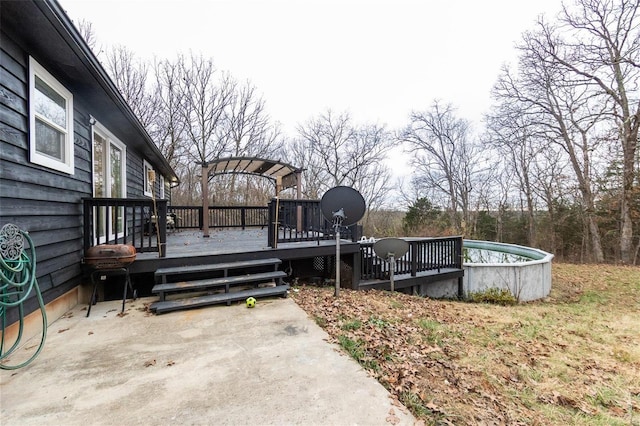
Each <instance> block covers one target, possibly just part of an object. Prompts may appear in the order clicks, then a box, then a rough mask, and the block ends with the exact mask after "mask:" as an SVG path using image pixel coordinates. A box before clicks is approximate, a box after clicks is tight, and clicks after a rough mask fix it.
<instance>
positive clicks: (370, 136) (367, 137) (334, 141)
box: [295, 110, 393, 209]
mask: <svg viewBox="0 0 640 426" xmlns="http://www.w3.org/2000/svg"><path fill="white" fill-rule="evenodd" d="M298 133H299V134H300V140H298V141H297V145H296V146H295V151H296V155H301V156H302V158H305V159H306V162H305V163H303V164H302V167H303V168H305V169H306V170H307V171H306V176H305V181H306V182H307V185H309V182H310V181H309V179H310V178H311V179H314V181H313V182H314V183H315V184H317V187H316V188H314V192H315V191H317V192H318V193H319V192H320V191H323V190H327V189H329V188H331V187H333V186H339V185H345V186H352V187H354V188H355V189H357V190H359V191H360V193H362V195H363V197H364V198H365V202H366V204H367V206H368V208H369V209H375V208H378V207H380V206H381V205H382V204H383V203H384V200H385V198H386V197H385V195H386V194H387V193H388V192H389V191H390V189H391V182H390V181H389V179H385V178H384V176H388V175H385V174H388V169H387V167H386V166H385V165H384V164H383V161H384V159H385V158H386V155H387V154H388V152H389V150H390V149H391V147H392V142H393V141H392V138H391V135H390V134H389V133H388V132H387V131H386V130H385V128H384V127H383V126H378V125H362V126H359V127H357V126H355V125H354V124H352V122H351V117H350V116H349V114H347V113H342V114H338V115H335V114H334V113H333V112H332V111H330V110H329V111H327V112H326V113H324V114H320V115H319V116H318V117H317V118H313V119H310V120H309V121H308V122H307V123H306V124H305V125H302V126H298ZM303 151H308V154H307V155H305V154H304V152H303Z"/></svg>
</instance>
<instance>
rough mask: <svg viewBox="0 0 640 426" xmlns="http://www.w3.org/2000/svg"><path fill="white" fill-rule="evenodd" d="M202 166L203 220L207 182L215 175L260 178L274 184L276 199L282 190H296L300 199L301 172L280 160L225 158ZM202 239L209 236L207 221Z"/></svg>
mask: <svg viewBox="0 0 640 426" xmlns="http://www.w3.org/2000/svg"><path fill="white" fill-rule="evenodd" d="M201 164H202V211H203V212H204V215H205V218H206V217H207V212H208V211H209V180H210V179H211V178H212V177H213V176H216V175H222V174H234V173H235V174H244V175H253V176H262V177H265V178H267V179H270V180H272V181H273V182H274V183H275V195H276V197H277V196H278V194H279V193H280V191H282V190H283V189H288V188H294V187H295V188H296V197H297V198H298V199H300V198H302V186H301V184H302V171H303V169H301V168H299V167H294V166H292V165H290V164H287V163H283V162H281V161H280V160H266V159H263V158H256V157H227V158H218V159H217V160H214V161H209V162H204V163H201ZM202 233H203V236H204V237H208V236H209V221H208V220H204V221H203V224H202Z"/></svg>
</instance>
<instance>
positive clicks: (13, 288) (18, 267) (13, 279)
mask: <svg viewBox="0 0 640 426" xmlns="http://www.w3.org/2000/svg"><path fill="white" fill-rule="evenodd" d="M25 240H26V241H27V243H28V245H29V247H28V249H29V254H28V255H27V253H26V250H25V247H24V242H25ZM31 291H35V294H36V298H37V299H38V303H39V305H40V311H41V312H42V337H41V339H40V345H38V349H37V350H36V352H35V353H34V354H33V355H32V356H31V357H30V358H29V359H27V360H26V361H24V362H22V363H20V364H17V365H7V364H5V361H8V359H7V358H8V357H9V356H10V355H11V354H12V353H14V352H15V350H16V349H18V347H19V346H20V342H21V340H22V334H23V331H24V305H23V304H24V301H25V300H27V298H28V297H29V295H30V294H31ZM16 306H17V307H18V313H19V316H20V319H19V330H18V335H17V337H16V340H15V342H14V343H13V345H12V346H11V348H9V349H8V350H5V339H6V332H5V328H6V327H8V326H9V324H7V309H9V308H13V307H16ZM0 323H1V325H2V339H0V368H1V369H3V370H16V369H18V368H22V367H24V366H26V365H28V364H30V363H31V362H32V361H33V360H34V359H36V357H37V356H38V355H39V354H40V351H42V348H43V347H44V342H45V339H46V336H47V312H46V309H45V306H44V301H43V300H42V294H41V293H40V287H39V286H38V282H37V281H36V250H35V247H34V245H33V241H31V237H29V234H28V233H26V232H24V231H22V230H20V228H18V227H17V226H16V225H13V224H6V225H4V226H3V227H2V229H1V230H0Z"/></svg>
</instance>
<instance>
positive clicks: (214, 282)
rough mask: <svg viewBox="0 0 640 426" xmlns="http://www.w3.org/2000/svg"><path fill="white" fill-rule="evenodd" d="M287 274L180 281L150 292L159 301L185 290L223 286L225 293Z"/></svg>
mask: <svg viewBox="0 0 640 426" xmlns="http://www.w3.org/2000/svg"><path fill="white" fill-rule="evenodd" d="M286 276H287V274H286V273H285V272H284V271H272V272H261V273H256V274H246V275H235V276H232V277H220V278H208V279H202V280H194V281H181V282H177V283H165V284H156V285H155V286H153V289H152V290H151V292H152V293H156V294H158V296H159V297H160V301H164V300H165V296H166V294H167V293H171V292H177V291H185V290H191V291H196V290H204V289H209V288H215V287H222V286H224V289H225V292H227V293H228V292H229V287H231V286H234V285H241V284H249V283H260V282H267V281H272V280H282V278H285V277H286Z"/></svg>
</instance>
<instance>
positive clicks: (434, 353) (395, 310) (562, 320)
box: [293, 264, 640, 425]
mask: <svg viewBox="0 0 640 426" xmlns="http://www.w3.org/2000/svg"><path fill="white" fill-rule="evenodd" d="M296 290H297V291H294V292H293V294H294V296H293V297H294V299H295V300H296V301H297V302H298V304H299V305H300V306H301V307H302V308H303V309H305V310H306V311H307V312H308V314H309V315H310V316H312V317H313V318H315V319H316V321H317V323H318V324H319V325H320V326H321V327H323V328H324V329H325V330H326V331H327V332H328V333H329V335H330V336H331V338H332V339H333V340H334V341H335V342H336V343H338V344H339V345H341V346H342V347H343V348H344V349H345V351H347V352H348V353H349V354H350V355H351V356H353V357H354V358H355V359H357V360H358V362H360V364H361V365H363V367H364V368H366V369H367V370H368V371H369V372H370V373H371V374H372V375H373V376H375V377H376V378H377V379H378V380H379V381H380V382H381V383H382V384H383V385H384V386H385V387H386V388H387V389H389V390H390V391H391V393H392V394H394V395H395V396H396V397H397V398H398V399H399V400H400V401H401V402H403V403H404V404H405V405H406V406H407V407H409V409H410V410H411V411H412V412H413V413H414V415H415V416H416V417H417V418H419V419H420V420H421V421H424V423H426V424H434V425H435V424H455V425H459V424H469V425H471V424H509V425H513V424H527V425H530V424H532V425H548V424H554V425H555V424H565V425H585V424H587V425H640V268H630V267H616V266H604V265H598V266H593V265H569V264H556V265H554V272H553V286H552V291H551V295H550V297H549V298H548V299H546V300H544V301H539V302H534V303H528V304H521V305H516V306H497V305H487V304H472V303H464V302H457V301H438V300H431V299H425V298H419V297H413V296H408V295H404V294H398V293H396V294H390V293H388V292H382V291H370V292H366V293H365V292H353V291H348V290H344V291H342V292H341V294H340V297H339V298H337V299H336V298H334V297H333V291H332V289H330V288H317V287H308V286H307V287H304V286H303V287H300V288H298V289H296Z"/></svg>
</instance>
